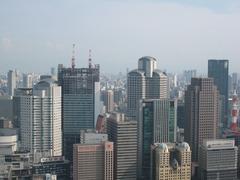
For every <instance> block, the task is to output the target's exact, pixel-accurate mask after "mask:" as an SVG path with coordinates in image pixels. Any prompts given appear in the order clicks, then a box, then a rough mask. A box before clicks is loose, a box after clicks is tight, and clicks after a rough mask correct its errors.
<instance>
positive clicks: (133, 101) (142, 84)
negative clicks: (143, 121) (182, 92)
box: [127, 56, 169, 117]
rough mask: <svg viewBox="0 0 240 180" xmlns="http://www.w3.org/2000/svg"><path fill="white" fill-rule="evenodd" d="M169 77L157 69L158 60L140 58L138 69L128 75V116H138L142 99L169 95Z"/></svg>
mask: <svg viewBox="0 0 240 180" xmlns="http://www.w3.org/2000/svg"><path fill="white" fill-rule="evenodd" d="M168 91H169V84H168V77H167V74H166V73H165V72H162V71H160V70H158V69H157V60H156V59H155V58H153V57H149V56H146V57H142V58H140V59H139V60H138V69H135V70H132V71H130V72H129V73H128V77H127V93H128V94H127V97H128V104H127V109H128V116H130V117H136V116H137V114H136V113H137V111H136V110H137V106H138V103H139V100H141V99H159V98H168V96H169V92H168Z"/></svg>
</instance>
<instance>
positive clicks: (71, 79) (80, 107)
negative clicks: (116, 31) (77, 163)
mask: <svg viewBox="0 0 240 180" xmlns="http://www.w3.org/2000/svg"><path fill="white" fill-rule="evenodd" d="M58 83H59V85H61V86H62V108H63V111H62V112H63V138H64V139H63V142H64V155H65V157H67V159H69V160H72V150H73V149H72V148H73V144H76V143H79V142H80V139H79V136H80V130H81V129H94V128H95V122H96V120H97V117H98V115H99V114H100V108H99V106H100V82H99V66H98V65H96V66H95V67H92V66H91V67H89V68H74V67H72V68H64V67H63V66H61V65H59V68H58Z"/></svg>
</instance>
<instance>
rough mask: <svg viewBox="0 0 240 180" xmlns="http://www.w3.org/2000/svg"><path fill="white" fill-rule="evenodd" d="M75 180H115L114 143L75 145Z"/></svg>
mask: <svg viewBox="0 0 240 180" xmlns="http://www.w3.org/2000/svg"><path fill="white" fill-rule="evenodd" d="M73 180H113V143H112V142H109V141H105V142H101V143H99V144H74V145H73Z"/></svg>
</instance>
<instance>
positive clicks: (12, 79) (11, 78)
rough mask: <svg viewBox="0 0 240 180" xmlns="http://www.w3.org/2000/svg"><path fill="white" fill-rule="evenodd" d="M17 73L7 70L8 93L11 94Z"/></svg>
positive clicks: (14, 86)
mask: <svg viewBox="0 0 240 180" xmlns="http://www.w3.org/2000/svg"><path fill="white" fill-rule="evenodd" d="M16 79H17V75H16V72H15V71H12V70H10V71H8V95H9V96H13V94H14V89H15V88H16Z"/></svg>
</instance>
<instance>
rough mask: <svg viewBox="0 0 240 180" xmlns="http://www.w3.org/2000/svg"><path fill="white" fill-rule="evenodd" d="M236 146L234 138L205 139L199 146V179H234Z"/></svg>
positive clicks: (235, 174) (235, 173) (235, 172)
mask: <svg viewBox="0 0 240 180" xmlns="http://www.w3.org/2000/svg"><path fill="white" fill-rule="evenodd" d="M237 157H238V148H237V147H236V146H235V145H234V140H230V139H216V140H206V141H204V142H203V144H202V145H201V146H200V160H199V165H200V166H199V170H200V173H199V174H200V175H199V179H201V180H210V179H211V180H212V179H218V180H236V179H237Z"/></svg>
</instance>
